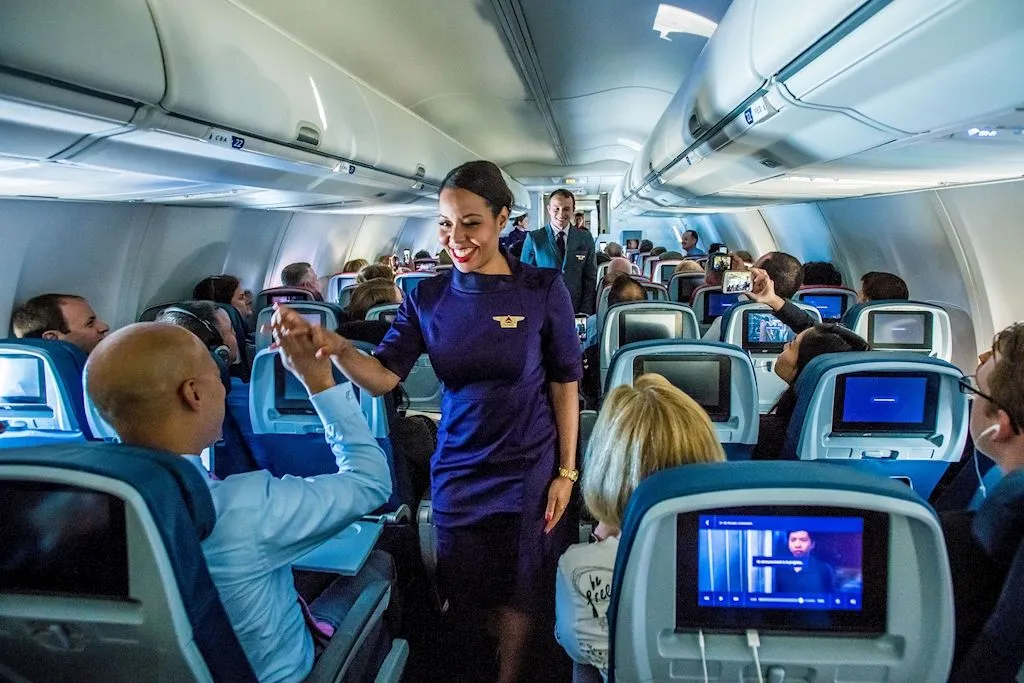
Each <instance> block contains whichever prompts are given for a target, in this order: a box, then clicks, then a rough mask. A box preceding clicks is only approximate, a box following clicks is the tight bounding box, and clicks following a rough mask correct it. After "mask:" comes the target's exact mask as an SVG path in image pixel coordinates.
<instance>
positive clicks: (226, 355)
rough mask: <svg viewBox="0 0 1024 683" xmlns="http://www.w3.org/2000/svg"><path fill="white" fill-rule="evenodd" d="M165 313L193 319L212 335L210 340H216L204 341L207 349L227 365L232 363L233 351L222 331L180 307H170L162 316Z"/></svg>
mask: <svg viewBox="0 0 1024 683" xmlns="http://www.w3.org/2000/svg"><path fill="white" fill-rule="evenodd" d="M163 313H180V314H181V315H187V316H188V317H190V318H192V319H193V320H195V321H196V322H197V323H199V324H200V325H202V326H203V329H205V330H206V331H207V332H209V333H210V339H211V340H214V341H205V340H202V341H203V343H204V344H206V348H208V349H209V350H210V353H212V354H213V355H215V356H217V357H218V358H220V359H221V360H222V361H224V363H225V364H228V363H230V362H231V361H230V358H231V349H229V348H228V347H227V345H226V344H225V343H224V337H222V336H221V334H220V330H218V329H217V328H216V327H214V326H213V325H211V324H210V321H208V320H204V319H202V318H200V317H199V316H198V315H196V314H195V313H193V312H192V311H187V310H185V309H184V308H181V307H180V306H168V307H167V308H165V309H164V310H163V311H161V314H163Z"/></svg>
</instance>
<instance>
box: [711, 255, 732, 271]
mask: <svg viewBox="0 0 1024 683" xmlns="http://www.w3.org/2000/svg"><path fill="white" fill-rule="evenodd" d="M730 267H732V256H730V255H729V254H712V255H711V270H713V271H715V272H716V273H724V272H725V271H727V270H729V268H730Z"/></svg>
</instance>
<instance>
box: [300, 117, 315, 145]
mask: <svg viewBox="0 0 1024 683" xmlns="http://www.w3.org/2000/svg"><path fill="white" fill-rule="evenodd" d="M295 140H296V141H297V142H301V143H302V144H304V145H310V146H312V147H319V146H320V129H319V128H317V127H316V126H315V125H313V124H312V123H310V122H309V121H299V127H298V130H296V132H295Z"/></svg>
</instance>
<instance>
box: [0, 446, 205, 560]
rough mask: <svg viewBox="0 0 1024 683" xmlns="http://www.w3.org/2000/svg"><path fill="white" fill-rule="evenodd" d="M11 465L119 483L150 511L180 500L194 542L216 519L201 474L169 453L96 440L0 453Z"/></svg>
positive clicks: (6, 462) (171, 504)
mask: <svg viewBox="0 0 1024 683" xmlns="http://www.w3.org/2000/svg"><path fill="white" fill-rule="evenodd" d="M14 464H17V465H37V466H41V467H54V468H58V469H62V470H72V471H77V472H87V473H90V474H97V475H100V476H104V477H109V478H111V479H116V480H118V481H123V482H125V483H127V484H129V485H131V486H132V487H133V488H134V489H135V490H137V491H139V493H141V494H142V496H143V498H144V499H146V500H147V502H148V503H149V504H150V507H151V508H154V507H157V508H159V507H161V506H163V507H166V506H174V505H177V504H178V503H177V499H178V497H179V496H180V499H181V500H182V501H184V504H185V508H186V510H187V511H188V516H189V518H190V519H191V520H192V523H193V524H194V525H195V529H196V533H197V534H198V535H199V539H200V540H203V539H205V538H206V537H207V536H209V535H210V533H211V532H212V531H213V525H214V523H215V522H216V519H217V512H216V510H215V509H214V506H213V498H212V497H211V496H210V490H209V488H208V487H207V483H206V481H205V480H204V479H203V476H202V474H201V473H200V472H199V470H198V469H197V468H196V467H195V466H194V465H193V464H192V463H190V462H189V461H188V460H186V459H185V458H183V457H181V456H180V455H176V454H173V453H166V452H163V451H155V450H151V449H148V448H138V447H134V446H126V445H124V444H112V443H101V442H93V443H80V444H62V445H54V446H37V447H32V448H13V449H10V450H4V451H0V465H14ZM169 485H170V486H173V488H169Z"/></svg>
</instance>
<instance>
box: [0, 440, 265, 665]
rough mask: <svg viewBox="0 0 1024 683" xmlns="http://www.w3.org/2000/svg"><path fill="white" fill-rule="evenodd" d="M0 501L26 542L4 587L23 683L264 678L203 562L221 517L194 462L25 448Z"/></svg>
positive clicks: (5, 635) (6, 650) (9, 640)
mask: <svg viewBox="0 0 1024 683" xmlns="http://www.w3.org/2000/svg"><path fill="white" fill-rule="evenodd" d="M0 490H2V492H3V493H2V494H0V508H3V514H0V520H2V521H0V525H2V526H4V527H7V530H8V531H7V533H5V534H4V536H5V538H7V539H17V542H20V543H22V544H24V545H23V546H22V551H23V552H22V553H21V554H19V553H16V552H15V548H7V550H8V551H10V552H8V553H5V556H6V557H7V558H8V559H9V560H14V563H13V566H12V565H11V564H8V563H7V562H5V567H4V570H3V574H4V580H3V581H0V586H2V587H3V588H2V589H0V624H3V626H4V627H2V628H0V660H2V661H3V662H4V665H5V667H10V668H11V669H13V670H14V671H16V672H18V674H19V676H18V677H17V678H18V679H19V680H46V679H49V678H52V677H53V675H54V672H57V671H59V672H60V678H61V679H62V680H65V681H89V680H106V681H135V680H138V676H139V672H140V671H146V672H147V676H148V677H152V678H154V679H161V680H232V681H236V680H237V681H255V680H256V678H255V675H254V673H253V671H252V668H251V667H250V665H249V662H248V660H247V659H246V657H245V654H244V652H243V651H242V647H241V645H240V644H239V642H238V638H237V637H236V635H235V632H234V630H233V629H232V628H231V624H230V622H229V621H228V618H227V614H226V613H225V612H224V608H223V606H222V605H221V602H220V599H219V597H218V594H217V590H216V588H215V587H214V585H213V581H212V580H211V579H210V575H209V573H208V570H207V567H206V561H205V559H204V558H203V553H202V550H201V547H200V541H202V540H203V539H205V538H206V537H207V536H209V535H210V533H211V532H212V530H213V525H214V521H215V519H216V511H215V510H214V506H213V500H212V498H211V497H210V493H209V489H208V488H207V485H206V482H205V481H203V479H202V476H201V474H200V473H199V470H197V469H196V468H195V467H194V466H193V465H192V464H191V463H189V462H188V461H186V460H185V459H183V458H181V457H178V456H176V455H170V454H166V453H160V452H157V451H150V450H148V449H141V448H132V447H128V446H122V445H119V444H104V443H90V444H66V445H54V446H47V447H43V448H31V449H18V450H12V451H5V452H4V453H3V455H2V456H0ZM44 510H45V511H46V514H40V513H41V512H42V511H44ZM72 527H73V528H75V529H76V530H77V532H76V534H75V535H68V534H66V533H61V532H62V531H66V529H68V528H72ZM76 536H77V538H76ZM44 539H46V540H44ZM15 558H19V559H20V562H19V561H18V560H17V559H15ZM129 558H130V560H129ZM71 567H73V568H74V569H73V570H72V569H70V568H71ZM98 598H99V599H98ZM68 615H74V617H73V618H70V617H69V616H68ZM155 652H159V653H161V656H159V657H154V656H153V653H155Z"/></svg>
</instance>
